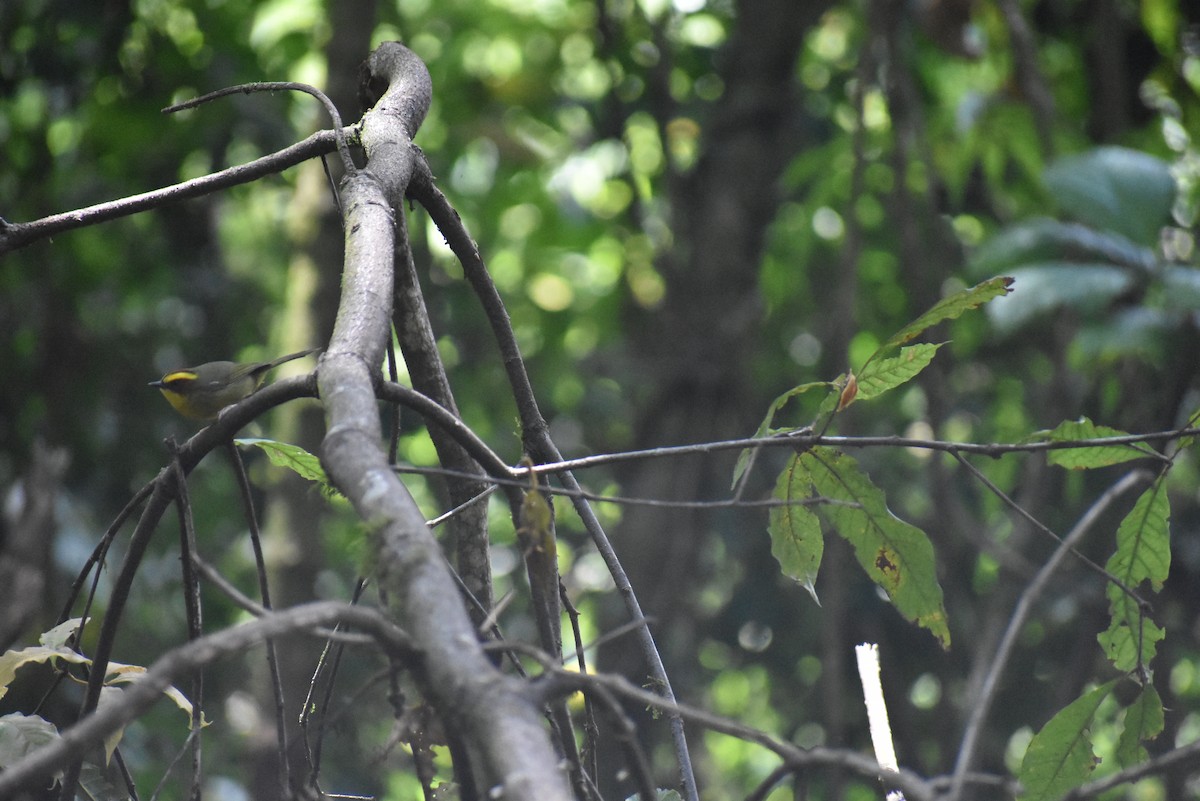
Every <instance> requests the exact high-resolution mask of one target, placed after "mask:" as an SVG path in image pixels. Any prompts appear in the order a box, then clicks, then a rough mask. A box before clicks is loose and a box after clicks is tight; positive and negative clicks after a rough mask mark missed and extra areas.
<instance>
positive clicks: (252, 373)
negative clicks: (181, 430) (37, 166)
mask: <svg viewBox="0 0 1200 801" xmlns="http://www.w3.org/2000/svg"><path fill="white" fill-rule="evenodd" d="M316 351H317V349H316V348H313V349H310V350H302V351H299V352H297V353H289V354H288V355H287V356H280V357H279V358H277V359H272V360H271V361H269V362H248V363H245V364H239V363H238V362H206V363H204V364H201V365H198V366H196V367H184V368H182V369H179V370H172V371H171V372H169V373H167V374H166V375H164V376H163V377H162V378H160V379H158V380H157V381H151V382H150V386H152V387H155V388H156V389H158V391H159V392H161V393H162V394H163V397H164V398H166V399H167V402H169V403H170V404H171V406H172V407H173V408H174V409H175V411H177V412H179V413H180V414H182V415H183V416H184V417H187V418H190V419H192V420H213V419H216V417H217V415H218V414H219V413H220V411H221V410H222V409H224V408H225V407H226V406H230V405H232V404H234V403H237V402H238V401H240V400H242V399H243V398H246V397H249V396H250V395H251V394H253V393H254V392H255V391H256V390H257V389H258V388H259V387H260V386H262V382H263V379H264V378H265V377H266V374H267V371H268V370H272V369H274V368H276V367H278V366H279V365H281V364H283V363H284V362H290V361H292V360H293V359H299V358H301V357H302V356H307V355H309V354H310V353H316Z"/></svg>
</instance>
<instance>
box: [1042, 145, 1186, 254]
mask: <svg viewBox="0 0 1200 801" xmlns="http://www.w3.org/2000/svg"><path fill="white" fill-rule="evenodd" d="M1042 179H1043V180H1044V181H1045V183H1046V188H1047V189H1049V190H1050V193H1051V194H1052V195H1053V196H1054V199H1055V200H1056V201H1057V202H1058V205H1059V206H1060V207H1061V208H1062V209H1063V210H1064V211H1065V212H1067V213H1068V214H1070V215H1071V216H1072V217H1074V218H1075V219H1077V220H1079V221H1080V222H1082V223H1086V224H1088V225H1091V226H1093V227H1095V228H1100V229H1108V230H1111V231H1116V232H1117V233H1120V234H1122V235H1124V236H1127V237H1129V238H1130V239H1132V240H1133V241H1134V242H1138V243H1140V244H1143V245H1148V246H1154V245H1155V244H1156V243H1157V242H1158V236H1159V232H1160V231H1161V229H1162V227H1163V226H1164V225H1167V224H1168V223H1169V222H1170V220H1171V206H1172V205H1173V204H1174V203H1175V191H1176V186H1175V179H1174V178H1172V177H1171V168H1170V165H1169V164H1167V163H1166V162H1165V161H1163V160H1161V159H1158V158H1155V157H1154V156H1151V155H1150V154H1148V153H1143V152H1141V151H1137V150H1130V149H1127V148H1123V147H1098V148H1095V149H1094V150H1090V151H1088V152H1086V153H1082V154H1079V155H1075V156H1067V157H1065V158H1061V159H1058V160H1057V161H1055V162H1054V163H1053V164H1051V165H1050V166H1049V167H1047V168H1046V171H1045V172H1044V173H1043V175H1042Z"/></svg>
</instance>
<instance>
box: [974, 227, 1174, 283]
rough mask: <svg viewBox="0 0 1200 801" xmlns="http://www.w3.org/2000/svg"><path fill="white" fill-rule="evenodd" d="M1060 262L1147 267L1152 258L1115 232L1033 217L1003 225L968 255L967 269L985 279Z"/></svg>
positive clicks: (1151, 253)
mask: <svg viewBox="0 0 1200 801" xmlns="http://www.w3.org/2000/svg"><path fill="white" fill-rule="evenodd" d="M1059 261H1080V262H1083V261H1094V262H1103V263H1110V264H1124V265H1141V266H1150V265H1153V264H1154V262H1155V257H1154V250H1153V249H1152V248H1147V247H1142V246H1140V245H1136V244H1134V243H1133V242H1131V241H1129V239H1127V238H1126V237H1124V236H1120V235H1119V234H1116V233H1114V232H1111V231H1097V230H1096V229H1095V228H1088V227H1087V226H1086V225H1080V224H1079V223H1071V222H1062V221H1060V220H1054V219H1051V218H1049V217H1035V218H1033V219H1031V220H1025V221H1023V222H1017V223H1013V224H1012V225H1009V226H1006V227H1005V228H1004V229H1003V230H1001V231H1000V232H998V233H997V234H996V235H995V236H992V237H991V238H990V239H988V240H987V241H986V242H984V243H983V244H981V245H980V246H979V247H978V248H976V250H975V252H974V253H972V254H971V260H970V263H969V264H968V270H969V272H970V274H971V275H975V276H987V275H997V274H999V273H1008V272H1009V271H1010V270H1013V269H1015V268H1017V267H1022V266H1025V265H1028V264H1037V263H1041V262H1059Z"/></svg>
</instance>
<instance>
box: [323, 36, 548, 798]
mask: <svg viewBox="0 0 1200 801" xmlns="http://www.w3.org/2000/svg"><path fill="white" fill-rule="evenodd" d="M364 85H365V87H366V90H367V94H368V96H370V95H374V96H378V97H379V99H378V101H377V102H376V103H375V106H374V108H372V109H371V111H370V112H368V113H367V114H366V116H365V117H364V118H363V123H362V139H361V141H362V145H363V147H364V149H365V151H366V155H367V166H366V167H365V168H364V169H363V170H362V171H360V172H357V173H355V174H353V175H350V176H348V177H347V178H346V180H345V182H344V184H343V200H344V208H345V214H346V219H345V231H346V255H345V268H344V273H343V276H342V298H341V304H340V307H339V309H338V316H337V323H336V324H335V326H334V332H333V336H332V339H331V341H330V343H329V347H328V349H327V350H326V352H325V355H324V357H323V358H322V360H321V367H320V372H319V381H320V394H321V399H322V400H323V401H324V403H325V410H326V419H327V425H328V429H327V434H326V437H325V441H324V443H323V444H322V459H323V461H324V463H325V466H326V469H327V470H328V473H329V475H330V478H331V479H332V480H333V482H334V483H335V484H336V485H337V486H338V487H339V488H340V489H341V490H342V492H344V493H345V495H346V496H347V497H348V498H349V499H350V500H351V502H352V503H353V504H354V507H355V509H356V510H357V512H358V514H359V516H360V517H362V519H363V520H364V521H366V523H367V525H368V526H369V528H370V531H371V537H372V542H371V548H372V563H373V565H374V567H375V569H376V576H377V578H378V581H379V584H380V586H381V588H382V589H383V590H384V591H385V592H386V593H387V596H388V600H389V602H390V603H391V605H392V609H393V612H394V614H395V615H396V617H397V619H398V622H399V623H400V625H402V626H403V627H404V628H405V630H406V631H408V632H409V633H410V635H411V636H412V638H413V643H414V645H415V646H416V647H417V648H418V649H419V651H420V653H421V654H422V669H421V673H422V674H423V678H424V682H425V686H426V688H427V691H428V692H429V693H430V695H431V696H432V700H433V701H434V703H435V705H436V706H437V708H438V710H439V712H440V713H441V714H442V716H443V717H444V719H445V723H446V727H447V729H448V730H450V731H453V732H455V733H456V734H457V735H458V736H459V737H460V738H461V741H462V744H463V746H464V751H465V753H466V755H467V757H468V760H469V762H470V765H469V766H463V765H458V766H457V767H458V768H459V769H460V770H463V771H468V770H469V773H465V772H464V773H463V774H462V778H464V779H467V780H469V781H471V782H472V783H473V784H474V788H475V790H476V792H478V794H479V796H480V797H486V798H498V799H534V798H536V799H546V800H547V801H566V799H568V798H570V792H569V790H568V787H567V783H566V780H565V777H564V775H563V774H562V772H561V771H560V770H559V768H558V761H559V760H558V757H557V755H556V754H555V752H554V749H553V747H552V746H551V743H550V739H549V737H548V735H547V733H546V731H545V729H544V728H543V726H542V724H541V719H540V715H539V711H538V708H537V706H536V704H535V703H534V702H533V701H532V700H531V698H530V697H529V695H528V694H527V691H526V689H525V686H524V685H523V684H522V683H520V682H518V681H516V680H514V679H511V678H508V677H506V676H504V675H502V674H501V673H499V672H498V671H497V670H496V668H495V667H494V666H493V664H492V663H491V662H490V661H489V660H488V658H487V657H486V656H485V655H484V653H483V651H482V650H481V649H480V647H479V643H478V639H477V637H476V633H475V630H474V627H473V626H472V624H471V621H470V619H469V618H468V616H467V614H466V611H465V610H464V608H463V604H462V602H461V599H460V597H459V595H458V590H457V588H456V587H455V584H454V582H453V580H452V578H451V576H450V573H449V571H448V569H447V567H446V564H445V560H444V559H443V558H442V554H441V551H440V549H439V546H438V543H437V541H436V540H435V539H434V537H433V534H432V532H430V530H429V528H428V527H427V526H426V525H425V518H424V515H422V513H421V511H420V509H419V508H418V507H417V504H416V503H415V502H414V500H413V498H412V496H411V495H410V494H409V492H408V490H407V488H406V487H405V486H404V484H403V483H401V482H400V480H399V479H398V478H397V476H396V475H395V474H394V473H393V471H392V470H391V468H390V466H389V465H388V463H387V457H386V454H385V453H384V450H383V447H382V444H381V441H382V436H381V424H380V420H379V413H378V410H377V407H376V402H375V391H374V385H375V383H376V382H377V381H378V380H379V379H380V375H379V365H380V364H381V363H382V361H383V349H384V345H385V343H386V342H387V340H388V331H389V328H388V325H389V321H390V319H391V303H392V297H393V253H394V245H395V216H394V215H395V214H398V213H403V206H402V203H403V199H404V195H405V190H406V188H407V185H408V180H409V177H410V176H411V174H412V159H413V155H414V152H415V149H414V147H413V145H412V141H411V137H412V135H413V134H414V133H415V132H416V130H417V128H418V127H419V125H420V124H421V121H422V120H423V119H424V116H425V112H426V111H427V109H428V107H429V100H430V94H431V87H430V81H429V74H428V72H427V71H426V69H425V65H424V64H422V63H421V61H420V59H418V58H417V57H416V55H414V54H413V53H412V52H411V51H409V50H408V49H407V48H405V47H403V46H402V45H399V44H397V43H387V44H384V45H381V46H380V48H379V49H378V50H376V51H375V52H374V53H373V54H372V55H371V57H370V59H369V60H368V62H367V64H366V68H365V74H364ZM371 99H372V100H374V97H371Z"/></svg>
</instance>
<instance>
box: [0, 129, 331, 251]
mask: <svg viewBox="0 0 1200 801" xmlns="http://www.w3.org/2000/svg"><path fill="white" fill-rule="evenodd" d="M347 134H351V135H353V134H354V130H353V129H347V130H345V131H318V132H317V133H315V134H313V135H312V136H309V137H308V138H307V139H304V140H303V141H300V142H297V143H296V144H294V145H289V146H288V147H285V148H284V149H283V150H279V151H276V152H275V153H271V154H270V155H267V156H263V157H262V158H258V159H255V160H254V161H251V162H249V163H248V164H239V165H238V166H236V167H230V168H228V169H225V170H221V171H220V172H214V173H211V174H209V175H204V176H201V177H199V178H193V179H191V180H190V181H184V182H183V183H179V184H174V185H173V186H168V187H164V188H162V189H155V190H154V191H152V192H143V193H142V194H140V195H130V196H129V197H123V198H121V199H119V200H110V201H107V202H105V203H97V204H96V205H94V206H87V207H86V208H82V209H76V210H75V211H67V212H63V213H61V214H52V215H50V216H49V217H43V218H42V219H40V220H34V221H33V222H27V223H13V222H7V221H5V220H0V256H2V255H4V254H5V253H8V252H9V251H12V250H17V249H18V248H22V247H24V246H25V245H28V244H29V243H31V242H36V241H38V240H39V239H45V238H46V237H51V236H55V235H56V234H60V233H62V232H64V231H71V230H74V229H76V228H83V227H84V226H87V225H95V224H96V223H101V222H107V221H109V220H115V219H118V218H120V217H128V216H129V215H131V214H137V213H138V212H141V211H147V210H149V209H154V208H158V207H159V206H163V205H166V204H167V203H175V202H177V201H180V200H188V199H190V198H194V197H201V196H202V195H207V194H211V193H213V192H217V191H220V190H222V189H228V188H229V187H231V186H238V185H239V184H248V183H250V182H251V181H257V180H258V179H259V178H262V177H263V176H265V175H271V174H272V173H277V172H283V171H284V170H286V169H287V168H288V167H293V166H295V165H297V164H299V163H300V162H302V161H308V160H309V159H311V158H314V157H316V156H321V155H324V154H325V153H330V152H332V151H333V150H334V149H336V148H337V138H338V136H346V135H347Z"/></svg>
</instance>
